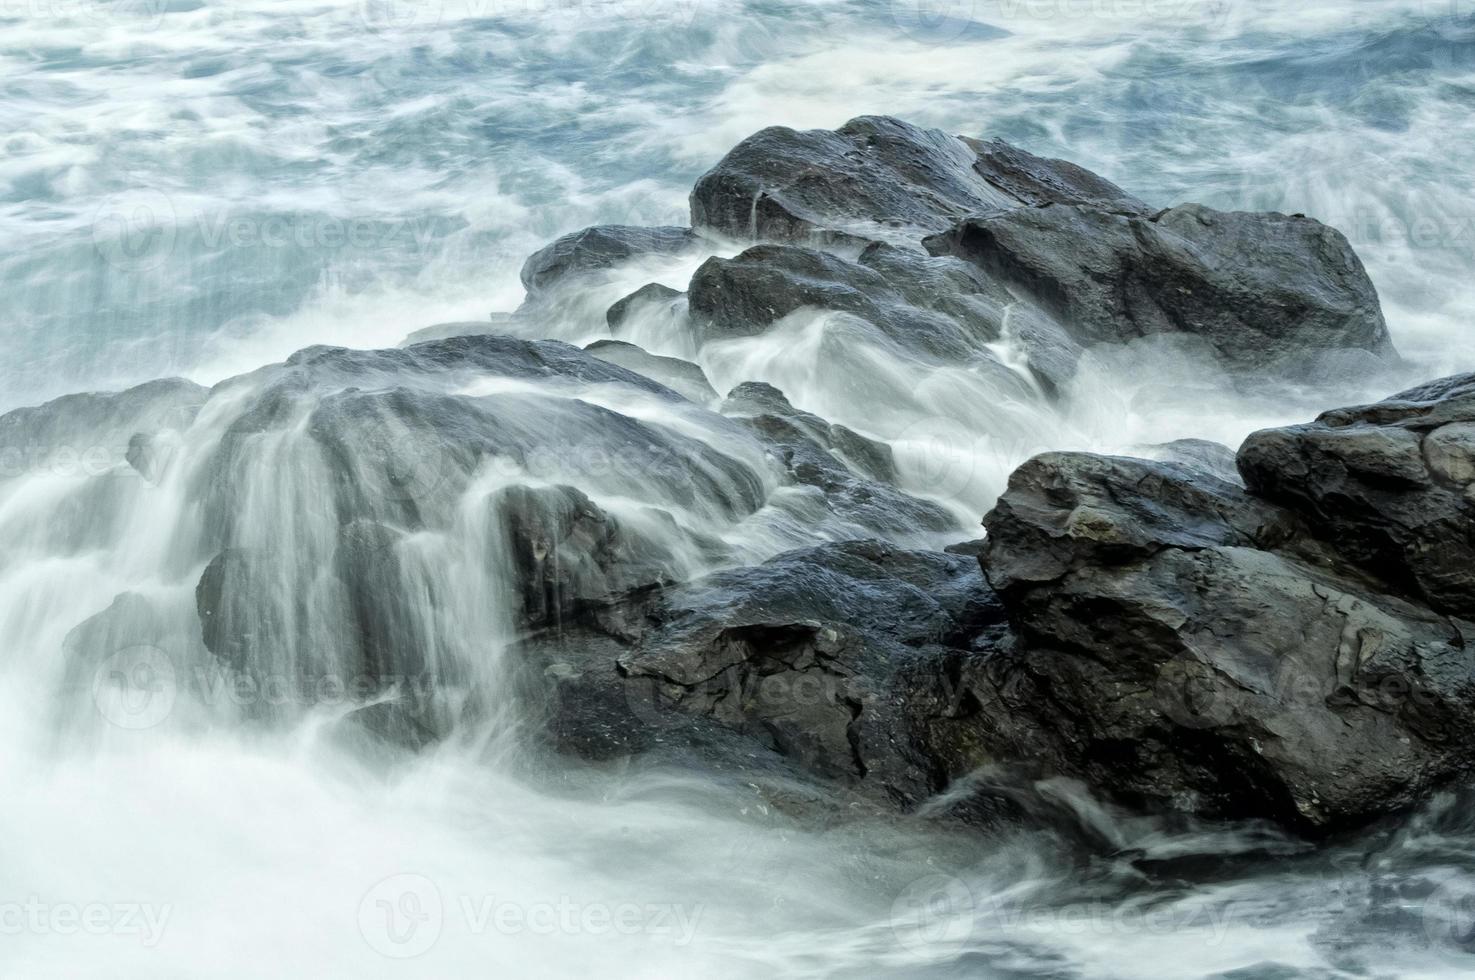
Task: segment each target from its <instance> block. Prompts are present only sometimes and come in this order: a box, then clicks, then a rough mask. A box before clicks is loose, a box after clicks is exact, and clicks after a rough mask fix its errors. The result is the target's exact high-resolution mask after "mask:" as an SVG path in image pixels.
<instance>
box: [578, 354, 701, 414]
mask: <svg viewBox="0 0 1475 980" xmlns="http://www.w3.org/2000/svg"><path fill="white" fill-rule="evenodd" d="M584 350H586V351H588V352H589V353H590V354H593V355H594V356H595V357H597V358H599V359H600V360H601V361H608V362H609V363H611V364H618V365H619V366H620V367H622V368H626V369H628V370H630V371H634V372H635V373H636V374H639V375H642V376H644V377H647V378H650V379H651V380H652V381H656V382H659V383H660V384H663V385H665V386H666V387H667V388H670V389H671V390H672V391H674V392H676V393H678V394H680V395H682V396H683V397H685V398H687V399H689V400H691V401H694V402H696V403H697V404H698V405H713V404H715V403H716V401H717V392H716V391H715V390H714V389H713V388H712V385H711V383H710V382H708V381H707V375H706V374H705V373H703V371H702V369H701V367H699V366H698V365H696V364H693V363H691V362H690V361H683V360H682V359H681V358H679V357H662V356H660V355H658V354H652V353H650V352H648V351H646V350H644V349H642V348H640V347H637V346H636V345H634V344H629V343H626V342H625V341H623V340H596V341H595V342H594V343H592V344H590V345H589V346H587V347H585V348H584Z"/></svg>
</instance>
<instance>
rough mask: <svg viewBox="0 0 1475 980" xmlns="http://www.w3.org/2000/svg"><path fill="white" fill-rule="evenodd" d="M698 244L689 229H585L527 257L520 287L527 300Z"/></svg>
mask: <svg viewBox="0 0 1475 980" xmlns="http://www.w3.org/2000/svg"><path fill="white" fill-rule="evenodd" d="M700 242H701V238H700V236H698V235H697V234H696V233H695V232H693V231H692V230H691V229H690V228H675V227H659V228H641V227H636V226H632V225H597V226H595V227H593V228H585V229H583V230H582V231H576V232H573V233H572V234H568V235H564V236H563V237H562V238H560V239H558V240H557V241H555V242H553V243H552V244H550V245H547V246H545V247H543V248H542V249H540V250H539V251H537V252H534V253H533V254H532V255H531V256H529V257H528V260H527V261H526V262H524V263H523V266H522V285H523V288H524V289H526V290H527V291H528V295H529V296H537V295H539V294H540V293H544V292H547V291H548V290H549V289H551V288H552V287H553V286H555V285H557V284H559V283H561V282H564V281H567V280H570V279H574V278H577V277H579V276H584V275H588V274H589V273H591V272H599V271H603V270H605V269H610V268H613V267H614V266H617V265H622V264H624V263H626V262H629V261H631V260H632V259H637V258H640V257H641V256H647V255H672V254H676V253H679V252H684V251H687V250H688V249H693V248H695V247H696V246H697V245H699V244H700Z"/></svg>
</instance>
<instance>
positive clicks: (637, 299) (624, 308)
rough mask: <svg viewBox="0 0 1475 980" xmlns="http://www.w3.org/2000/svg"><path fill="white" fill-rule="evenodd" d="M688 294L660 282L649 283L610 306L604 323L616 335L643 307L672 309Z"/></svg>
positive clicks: (606, 311)
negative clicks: (632, 313)
mask: <svg viewBox="0 0 1475 980" xmlns="http://www.w3.org/2000/svg"><path fill="white" fill-rule="evenodd" d="M685 295H686V294H685V293H683V292H681V291H680V290H677V289H672V288H671V287H670V286H663V285H661V284H660V283H658V282H648V283H646V284H645V285H644V286H641V287H640V288H639V289H637V290H635V292H633V293H631V294H630V295H628V296H625V297H622V298H621V299H618V300H616V301H615V302H614V303H612V304H610V308H609V309H608V310H605V312H604V322H605V323H606V324H608V325H609V329H610V332H611V333H616V332H618V331H619V329H620V328H621V327H622V326H624V325H625V320H626V318H628V317H629V316H630V314H631V312H632V311H634V310H638V309H640V308H641V307H647V306H648V307H670V306H671V305H672V304H673V303H675V302H677V301H678V300H680V299H681V298H682V297H684V296H685Z"/></svg>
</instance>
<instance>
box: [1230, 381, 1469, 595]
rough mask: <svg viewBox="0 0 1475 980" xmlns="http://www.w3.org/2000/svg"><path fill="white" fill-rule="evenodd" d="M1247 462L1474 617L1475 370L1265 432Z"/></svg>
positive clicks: (1406, 576)
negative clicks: (1384, 399) (1373, 402)
mask: <svg viewBox="0 0 1475 980" xmlns="http://www.w3.org/2000/svg"><path fill="white" fill-rule="evenodd" d="M1239 468H1240V471H1241V472H1242V473H1243V474H1244V479H1245V484H1246V485H1247V486H1248V487H1249V488H1250V489H1251V490H1252V491H1254V492H1255V493H1257V494H1259V495H1261V496H1263V497H1266V498H1268V499H1270V500H1274V501H1276V502H1277V503H1280V504H1283V505H1285V506H1287V507H1289V508H1291V509H1293V510H1295V511H1296V512H1297V513H1298V514H1300V515H1302V516H1303V517H1304V518H1305V520H1306V521H1307V522H1309V523H1310V524H1311V525H1312V526H1313V527H1315V528H1316V529H1317V531H1318V533H1320V534H1322V535H1323V536H1324V537H1326V538H1327V539H1328V540H1330V541H1334V542H1336V544H1337V548H1338V550H1339V551H1340V552H1341V554H1343V555H1344V556H1345V557H1346V558H1347V559H1348V560H1350V561H1352V562H1354V563H1356V564H1358V565H1361V566H1362V567H1363V568H1366V569H1368V570H1369V571H1370V572H1372V573H1374V574H1377V575H1380V576H1382V577H1384V578H1387V579H1388V580H1390V581H1391V582H1393V583H1394V584H1395V585H1396V586H1397V587H1398V588H1399V589H1400V590H1401V591H1402V592H1403V594H1405V595H1407V596H1409V597H1410V598H1413V599H1415V600H1417V601H1420V602H1424V603H1427V604H1429V605H1430V606H1432V607H1433V608H1434V609H1437V610H1439V611H1441V612H1444V613H1446V614H1448V615H1452V616H1458V617H1460V618H1462V619H1475V490H1472V486H1475V375H1461V376H1457V377H1454V378H1447V379H1444V380H1442V381H1438V382H1432V383H1430V384H1427V385H1423V386H1421V387H1418V388H1414V389H1411V390H1409V391H1405V392H1402V393H1401V394H1397V395H1394V396H1393V397H1391V398H1389V399H1387V400H1386V401H1382V402H1378V403H1376V404H1373V405H1366V406H1361V407H1355V408H1341V409H1336V410H1333V411H1330V412H1325V413H1323V414H1322V415H1321V416H1320V417H1319V418H1318V419H1317V420H1316V421H1314V422H1312V423H1310V424H1307V425H1297V426H1289V427H1286V428H1281V429H1267V430H1264V431H1261V432H1256V433H1254V434H1253V435H1251V436H1250V437H1249V438H1248V439H1247V440H1245V444H1244V446H1242V447H1241V449H1240V452H1239Z"/></svg>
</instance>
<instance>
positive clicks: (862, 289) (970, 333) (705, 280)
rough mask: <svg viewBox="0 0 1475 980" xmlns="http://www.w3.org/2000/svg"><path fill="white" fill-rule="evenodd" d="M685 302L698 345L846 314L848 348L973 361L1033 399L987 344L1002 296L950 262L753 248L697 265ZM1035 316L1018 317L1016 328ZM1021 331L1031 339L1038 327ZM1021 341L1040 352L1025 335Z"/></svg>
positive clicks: (997, 326)
mask: <svg viewBox="0 0 1475 980" xmlns="http://www.w3.org/2000/svg"><path fill="white" fill-rule="evenodd" d="M687 302H688V305H689V307H690V313H691V328H692V329H693V330H694V331H695V332H696V335H697V338H698V340H699V341H700V342H707V341H712V340H721V339H725V338H730V337H742V336H753V335H757V334H761V333H764V332H766V331H767V330H768V329H769V328H770V327H772V326H773V325H774V324H775V323H776V322H778V321H779V320H782V319H783V318H784V317H787V316H789V315H791V314H793V313H796V312H798V311H801V310H813V311H817V312H823V313H840V314H848V315H849V317H850V318H851V319H850V321H849V323H848V324H847V326H846V329H848V330H850V331H851V332H852V333H853V334H854V338H853V339H848V340H847V341H846V342H845V343H846V345H847V346H854V345H855V344H869V345H870V346H873V347H879V348H881V349H882V350H894V351H896V352H897V353H898V354H899V355H902V356H905V357H907V358H909V359H913V360H918V361H920V362H921V363H923V364H929V365H964V364H966V365H974V366H978V367H979V368H980V369H982V370H984V371H986V372H988V373H989V375H990V376H991V377H993V378H994V379H996V380H997V382H998V383H999V384H1000V386H1001V389H1002V390H1003V391H1005V392H1010V393H1012V394H1014V395H1015V396H1017V397H1022V398H1029V397H1031V396H1032V393H1031V391H1030V389H1029V385H1028V382H1026V381H1025V380H1024V379H1023V378H1022V377H1020V375H1018V374H1016V373H1015V372H1013V371H1011V370H1009V369H1008V368H1007V367H1005V366H1004V365H1003V364H1001V363H1000V362H999V361H998V360H997V358H996V357H995V356H994V355H993V353H992V352H991V351H989V350H988V348H987V345H988V344H990V343H992V342H994V341H996V340H998V339H999V338H1000V335H1001V331H1002V329H1003V327H1004V324H1005V322H1006V317H1008V316H1009V315H1010V314H1009V312H1008V311H1009V307H1010V304H1011V303H1012V300H1011V298H1010V297H1009V296H1008V294H1007V293H1005V292H1003V291H1002V290H1000V289H998V288H997V287H995V286H992V285H991V284H990V283H988V282H987V280H986V279H984V277H983V276H981V275H980V274H979V273H978V272H977V270H974V269H970V268H969V267H968V266H967V265H966V264H965V263H962V262H959V261H957V260H956V259H950V258H942V259H937V258H929V257H928V256H925V255H920V254H916V253H907V252H903V251H901V250H899V249H893V248H890V247H889V246H877V247H874V248H871V249H868V250H867V251H866V252H865V253H864V254H863V255H862V256H861V259H860V261H858V262H852V261H850V260H848V259H844V258H841V257H840V256H837V255H832V254H830V253H828V252H821V251H816V250H814V249H810V248H801V247H798V246H793V245H757V246H754V247H753V248H750V249H748V250H747V251H745V252H743V253H742V254H740V255H738V256H736V257H734V258H731V259H720V258H712V259H708V260H707V261H706V262H705V263H703V264H702V266H701V268H699V269H698V270H697V271H696V274H695V275H693V276H692V280H691V285H690V286H689V288H688V299H687ZM1041 319H1043V318H1041V317H1040V316H1039V315H1038V314H1034V313H1026V314H1024V315H1023V316H1021V317H1019V318H1018V320H1019V322H1020V323H1021V324H1026V323H1032V322H1034V321H1037V320H1041ZM1022 332H1023V333H1025V334H1027V335H1028V336H1030V337H1031V338H1032V339H1033V338H1034V337H1036V336H1037V335H1038V334H1039V329H1038V328H1031V327H1029V326H1025V327H1024V328H1023V331H1022ZM1025 346H1026V349H1027V350H1030V351H1032V352H1034V351H1038V350H1041V349H1042V348H1041V346H1040V345H1037V344H1034V343H1033V342H1032V341H1031V342H1028V343H1026V345H1025ZM1076 356H1078V355H1076ZM1042 360H1044V362H1045V373H1047V374H1056V373H1058V370H1057V369H1056V368H1055V367H1054V366H1053V365H1052V364H1051V363H1050V362H1049V360H1048V357H1046V358H1043V359H1042ZM1070 367H1071V369H1072V370H1073V369H1074V357H1072V358H1071V359H1070Z"/></svg>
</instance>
